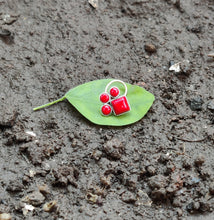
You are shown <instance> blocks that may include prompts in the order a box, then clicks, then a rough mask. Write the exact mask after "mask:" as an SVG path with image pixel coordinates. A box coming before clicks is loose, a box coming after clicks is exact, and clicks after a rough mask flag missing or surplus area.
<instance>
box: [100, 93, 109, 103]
mask: <svg viewBox="0 0 214 220" xmlns="http://www.w3.org/2000/svg"><path fill="white" fill-rule="evenodd" d="M100 101H101V102H103V103H106V102H108V101H109V95H108V94H107V93H102V94H101V95H100Z"/></svg>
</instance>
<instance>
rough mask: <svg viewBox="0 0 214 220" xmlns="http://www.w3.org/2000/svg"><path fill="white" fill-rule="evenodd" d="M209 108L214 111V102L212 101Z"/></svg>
mask: <svg viewBox="0 0 214 220" xmlns="http://www.w3.org/2000/svg"><path fill="white" fill-rule="evenodd" d="M207 108H208V109H209V110H211V111H214V100H212V101H210V102H209V103H208V105H207Z"/></svg>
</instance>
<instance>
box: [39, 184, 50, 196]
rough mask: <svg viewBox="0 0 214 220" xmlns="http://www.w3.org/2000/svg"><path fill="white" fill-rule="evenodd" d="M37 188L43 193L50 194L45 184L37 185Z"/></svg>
mask: <svg viewBox="0 0 214 220" xmlns="http://www.w3.org/2000/svg"><path fill="white" fill-rule="evenodd" d="M38 189H39V191H40V192H41V193H42V194H43V195H47V194H50V189H49V188H48V186H47V185H46V184H44V185H40V186H38Z"/></svg>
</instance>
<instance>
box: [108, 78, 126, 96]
mask: <svg viewBox="0 0 214 220" xmlns="http://www.w3.org/2000/svg"><path fill="white" fill-rule="evenodd" d="M115 82H119V83H122V84H123V86H124V87H125V93H124V96H126V95H127V90H128V89H127V86H126V84H125V83H124V82H123V81H122V80H119V79H114V80H112V81H111V82H110V83H108V84H107V86H106V88H105V93H107V90H108V87H109V86H110V85H111V84H112V83H115Z"/></svg>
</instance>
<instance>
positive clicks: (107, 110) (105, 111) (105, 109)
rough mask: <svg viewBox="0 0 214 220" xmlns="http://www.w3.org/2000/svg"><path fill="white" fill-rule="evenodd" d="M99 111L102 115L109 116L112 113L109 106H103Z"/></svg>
mask: <svg viewBox="0 0 214 220" xmlns="http://www.w3.org/2000/svg"><path fill="white" fill-rule="evenodd" d="M101 111H102V113H103V115H110V114H111V112H112V109H111V106H110V105H103V106H102V108H101Z"/></svg>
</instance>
